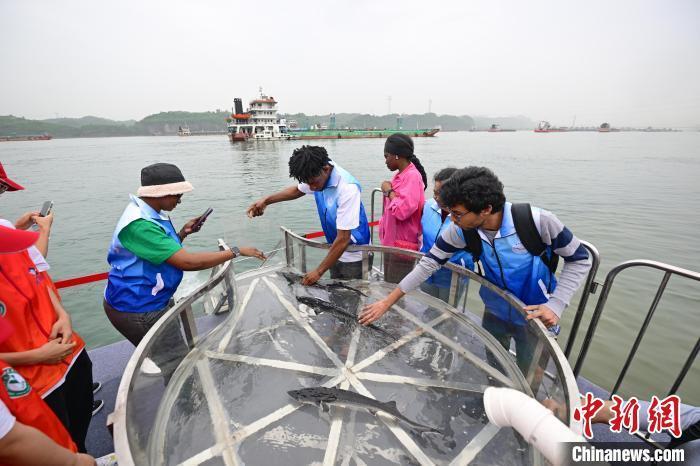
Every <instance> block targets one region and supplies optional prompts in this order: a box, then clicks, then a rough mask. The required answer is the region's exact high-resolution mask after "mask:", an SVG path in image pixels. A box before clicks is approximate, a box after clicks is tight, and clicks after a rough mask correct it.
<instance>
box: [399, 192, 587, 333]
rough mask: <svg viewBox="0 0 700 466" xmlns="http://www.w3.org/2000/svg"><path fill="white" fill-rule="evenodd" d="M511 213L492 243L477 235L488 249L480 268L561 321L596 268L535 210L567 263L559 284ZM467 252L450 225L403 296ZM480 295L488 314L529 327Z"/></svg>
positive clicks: (564, 231) (557, 225)
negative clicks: (528, 246) (517, 228)
mask: <svg viewBox="0 0 700 466" xmlns="http://www.w3.org/2000/svg"><path fill="white" fill-rule="evenodd" d="M510 209H511V203H510V202H506V203H505V206H504V207H503V220H502V222H501V226H500V228H499V230H498V232H497V233H496V236H495V237H494V239H493V242H492V241H491V240H490V239H489V237H488V235H486V233H484V232H483V231H482V230H481V229H479V230H478V231H479V236H480V238H481V242H482V246H483V253H482V255H481V262H482V264H483V268H484V276H485V277H486V279H487V280H489V281H490V282H492V283H494V284H496V285H498V286H499V287H500V288H502V289H505V290H508V291H510V292H511V293H513V294H514V295H515V296H517V297H518V298H519V299H520V300H521V301H523V302H524V303H525V304H526V305H533V304H547V306H548V307H549V308H550V309H552V311H554V312H555V313H556V314H557V315H558V316H561V313H562V312H563V311H564V308H565V307H566V306H568V305H569V302H570V300H571V297H572V296H573V294H574V293H575V292H576V290H577V289H578V288H579V287H580V285H581V283H583V280H584V279H585V278H586V274H587V273H588V270H589V269H590V267H591V261H590V257H589V254H588V251H587V250H586V248H585V247H584V246H583V245H581V242H580V241H579V240H578V238H576V237H575V236H574V235H573V234H572V233H571V231H570V230H569V229H568V228H566V227H565V226H564V225H563V224H562V223H561V221H559V219H558V218H557V217H556V216H554V214H552V213H551V212H548V211H546V210H543V209H539V208H536V207H533V208H532V216H533V219H534V221H535V225H536V226H537V229H538V232H539V233H540V237H541V238H542V242H543V243H544V244H545V245H546V246H548V253H551V251H554V252H555V253H556V254H558V255H559V256H560V257H562V258H563V259H564V267H563V269H562V271H561V274H560V279H559V283H557V280H556V278H555V277H554V275H553V274H552V273H550V271H549V269H548V268H547V266H546V265H545V264H544V262H542V260H541V259H540V258H539V257H535V256H533V255H532V254H530V253H529V252H528V251H527V249H525V246H524V245H523V244H522V242H521V241H520V238H519V237H518V235H517V233H516V232H515V226H514V224H513V217H512V215H511V211H510ZM465 246H466V243H465V241H464V236H463V233H462V229H461V228H459V227H457V226H455V225H454V224H451V225H450V226H449V227H447V228H446V229H445V230H444V231H443V232H442V233H441V234H440V236H439V237H438V239H437V240H436V241H435V244H434V245H433V247H432V248H431V249H430V251H429V252H428V254H427V255H426V256H425V257H423V258H422V259H421V261H420V262H419V263H418V265H417V266H416V268H415V269H414V270H413V271H412V272H411V273H410V274H408V275H407V276H406V277H405V278H404V279H403V280H402V281H401V283H399V287H400V288H401V290H403V291H404V292H408V291H410V290H413V289H415V288H416V287H418V285H420V284H421V283H422V282H423V281H425V280H426V279H427V278H428V277H429V276H430V275H431V274H433V273H434V272H435V271H437V270H438V269H439V268H440V267H441V266H442V264H444V263H445V262H447V261H448V260H449V259H450V258H451V257H452V256H453V255H454V254H455V253H457V252H459V251H462V250H463V249H464V247H465ZM480 295H481V297H482V299H483V300H484V304H485V305H486V307H487V309H488V310H489V311H491V312H492V313H494V314H496V316H497V317H499V318H501V319H503V320H507V321H510V322H513V323H516V324H519V325H524V324H525V323H526V321H525V319H524V318H523V317H522V315H521V313H520V312H519V311H518V310H515V309H512V308H511V306H510V305H508V304H507V303H506V302H505V301H503V300H502V299H500V298H499V297H498V296H497V295H496V294H494V293H493V292H491V291H489V290H488V289H486V288H485V287H482V288H481V290H480Z"/></svg>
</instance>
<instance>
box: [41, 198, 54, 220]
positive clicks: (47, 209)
mask: <svg viewBox="0 0 700 466" xmlns="http://www.w3.org/2000/svg"><path fill="white" fill-rule="evenodd" d="M51 209H53V201H46V202H44V205H42V206H41V212H40V213H39V217H46V216H47V215H49V214H50V213H51Z"/></svg>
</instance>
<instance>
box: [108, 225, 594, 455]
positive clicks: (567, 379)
mask: <svg viewBox="0 0 700 466" xmlns="http://www.w3.org/2000/svg"><path fill="white" fill-rule="evenodd" d="M281 230H282V232H283V235H284V238H285V248H284V249H285V250H286V252H287V262H288V263H289V262H290V256H289V254H290V252H291V254H292V259H293V251H290V248H291V247H292V244H291V240H292V239H293V240H294V241H295V242H297V243H301V245H302V247H312V248H318V249H328V248H329V247H330V245H328V244H325V243H319V242H316V241H313V240H309V239H306V238H304V237H302V236H299V235H297V234H296V233H294V232H292V231H291V230H289V229H287V228H285V227H281ZM219 245H220V247H222V248H228V247H227V246H226V245H225V243H224V242H223V241H222V240H219ZM348 251H358V252H362V253H363V263H364V265H363V271H364V272H365V274H366V272H367V271H368V266H367V262H368V254H369V253H372V252H383V253H387V252H388V253H399V254H402V255H408V256H412V257H414V258H420V257H422V256H423V254H422V253H420V252H417V251H408V250H405V249H400V248H394V247H386V246H374V245H368V246H349V247H348ZM282 267H283V266H279V265H273V266H266V267H263V268H259V269H254V270H251V271H248V272H245V273H242V274H240V275H238V276H236V275H235V273H234V267H233V263H232V261H228V262H226V263H225V264H223V265H222V266H221V267H220V269H219V270H217V271H216V272H215V273H214V274H213V275H212V277H211V278H210V279H209V280H207V281H206V282H205V283H203V284H202V285H200V286H199V287H197V288H196V289H195V290H194V291H193V292H192V293H190V294H189V295H188V296H187V297H185V298H184V299H182V300H181V301H180V302H179V303H178V304H176V305H175V306H173V307H172V308H171V309H170V310H169V311H168V312H167V313H166V314H165V315H164V316H163V318H161V319H160V320H159V321H158V323H157V324H156V325H154V326H153V327H152V328H151V329H150V330H149V331H148V333H147V334H146V335H145V337H144V338H143V340H142V341H141V343H140V344H139V345H138V346H137V347H136V349H135V350H134V352H133V354H132V356H131V358H130V359H129V361H128V363H127V365H126V367H125V369H124V373H123V376H122V379H121V381H120V384H119V389H118V392H117V397H116V402H115V409H114V412H113V413H112V415H111V421H112V422H113V426H114V429H113V432H114V446H115V452H116V453H117V457H118V458H119V462H120V464H125V465H133V464H135V462H134V458H133V456H132V454H131V447H130V445H129V436H128V435H129V434H128V428H127V425H126V415H127V401H128V400H127V398H128V394H129V392H130V388H131V386H132V383H133V380H134V374H135V373H136V370H137V369H138V367H139V366H140V364H141V363H142V362H143V360H144V359H145V355H146V354H147V351H148V350H149V349H150V347H151V345H152V343H153V341H152V340H153V337H154V336H155V335H156V334H158V333H159V331H160V329H161V328H163V327H164V326H165V325H167V324H168V323H170V322H171V321H172V320H173V319H176V318H178V317H181V318H183V319H193V316H192V313H191V308H190V306H191V304H192V303H193V302H194V301H196V300H197V299H199V298H200V297H201V296H203V295H205V294H206V293H208V292H209V291H211V290H212V289H213V288H215V287H216V286H217V285H219V284H220V283H221V282H222V281H223V280H224V279H225V278H229V279H230V280H233V281H237V280H242V279H246V278H251V277H254V276H256V275H265V274H267V273H270V272H271V271H274V270H275V269H279V268H282ZM446 268H448V269H450V270H452V271H453V272H454V273H456V274H458V275H461V276H464V277H466V278H469V279H470V280H474V281H476V282H478V283H479V284H480V285H482V286H486V287H487V288H489V289H491V290H492V291H494V292H496V293H497V294H499V295H500V296H501V297H502V298H503V299H504V300H506V301H507V302H508V303H509V304H510V305H511V306H513V307H515V308H516V309H519V310H522V309H523V307H524V306H525V305H524V303H522V301H520V300H519V299H518V298H516V297H515V296H514V295H512V294H511V293H509V292H506V291H503V290H501V289H500V288H498V287H497V286H495V285H494V284H492V283H491V282H489V281H487V280H486V279H485V278H483V277H481V276H480V275H478V274H476V273H474V272H473V271H471V270H468V269H465V268H463V267H460V266H456V265H454V264H449V263H448V264H447V265H446ZM230 292H231V293H232V294H234V295H235V293H236V287H235V286H231V287H230ZM234 299H235V298H234ZM237 304H238V303H237V302H236V305H237ZM188 308H190V309H189V310H188ZM446 310H447V311H449V312H450V313H451V314H452V315H453V317H455V318H456V319H458V320H461V321H463V322H465V323H467V324H471V323H472V322H471V321H469V319H468V318H467V317H465V316H464V315H462V314H461V313H459V312H458V311H456V310H454V309H453V306H447V307H446ZM521 312H522V313H523V315H525V312H524V311H521ZM181 314H182V315H181ZM180 315H181V316H180ZM528 322H529V324H528V325H530V328H531V329H532V330H533V331H534V332H535V333H536V334H537V335H538V338H539V342H540V343H541V344H543V345H544V346H546V349H547V350H548V352H549V354H550V355H552V356H554V357H553V359H554V364H555V366H556V368H557V371H558V373H559V375H560V376H561V378H562V381H563V383H564V386H565V391H564V396H565V397H566V400H567V406H568V407H569V409H568V412H567V418H568V422H569V426H570V427H571V428H574V427H575V426H576V423H575V422H574V421H573V412H574V410H575V409H576V407H578V406H579V405H580V402H579V399H578V386H577V384H576V379H575V377H574V374H573V371H572V369H571V367H570V366H569V363H568V361H567V359H566V357H565V355H564V353H563V351H562V349H561V348H560V347H559V345H558V344H557V343H556V340H554V338H552V337H551V336H550V335H549V332H548V331H547V329H546V328H545V327H544V325H543V324H542V323H541V322H540V321H539V320H537V319H534V320H530V321H528ZM225 323H226V321H225V322H222V323H221V324H220V325H223V324H225ZM220 325H218V326H217V327H216V328H217V329H218V328H219V326H220ZM528 395H530V396H531V393H530V394H528ZM572 395H573V396H572Z"/></svg>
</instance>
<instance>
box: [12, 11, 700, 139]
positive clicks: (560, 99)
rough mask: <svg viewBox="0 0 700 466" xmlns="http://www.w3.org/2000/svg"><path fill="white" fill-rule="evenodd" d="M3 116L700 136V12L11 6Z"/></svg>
mask: <svg viewBox="0 0 700 466" xmlns="http://www.w3.org/2000/svg"><path fill="white" fill-rule="evenodd" d="M0 44H2V48H1V49H0V67H1V70H2V71H1V72H0V115H7V114H13V115H18V116H25V117H27V118H52V117H55V116H56V114H58V115H59V116H68V117H78V116H84V115H97V116H103V117H107V118H113V119H141V118H143V117H144V116H146V115H149V114H151V113H157V112H159V111H166V110H188V111H204V110H214V109H217V108H230V107H231V106H232V105H233V98H234V97H242V98H243V100H244V102H247V101H248V100H250V99H251V98H252V97H254V96H255V95H256V93H257V89H258V86H262V87H263V89H264V91H265V92H266V93H268V94H271V95H273V96H274V97H276V98H277V99H278V101H279V110H280V111H281V112H289V113H292V112H304V113H328V112H337V113H340V112H363V113H373V114H385V113H387V112H388V108H389V106H388V97H389V96H391V111H392V112H402V113H423V112H426V111H428V105H429V104H428V103H429V101H430V100H431V101H432V107H431V108H432V111H433V112H435V113H438V114H443V113H446V114H457V115H463V114H468V115H494V116H496V115H498V116H504V115H517V114H521V115H526V116H529V117H530V118H532V119H534V120H540V119H546V120H549V121H550V122H552V123H553V124H560V125H568V124H570V123H571V121H572V119H573V118H574V116H576V118H577V124H579V123H580V124H599V123H600V122H602V121H609V122H611V123H612V124H613V125H616V126H620V125H657V126H661V125H673V126H691V125H698V124H700V1H697V0H688V1H674V0H667V1H628V2H626V1H609V0H608V1H586V2H581V1H578V2H573V1H571V2H568V1H552V2H539V1H532V0H530V1H512V2H496V1H479V2H474V1H467V0H460V1H449V2H448V1H439V0H438V1H426V0H421V1H416V2H413V1H381V0H367V1H366V0H354V1H315V0H312V1H301V0H296V1H280V2H277V1H266V2H255V1H246V2H241V1H234V0H222V1H219V0H211V1H210V0H199V1H189V2H185V1H179V0H167V1H165V0H162V1H161V0H138V1H135V0H118V1H104V0H76V1H65V0H46V1H39V0H0Z"/></svg>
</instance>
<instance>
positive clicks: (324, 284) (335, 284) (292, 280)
mask: <svg viewBox="0 0 700 466" xmlns="http://www.w3.org/2000/svg"><path fill="white" fill-rule="evenodd" d="M279 274H280V275H282V276H283V277H284V279H285V280H287V283H288V284H289V285H298V284H301V280H302V279H303V278H304V276H303V275H299V274H296V273H292V272H279ZM309 286H312V287H314V288H320V289H322V290H326V291H329V290H332V289H334V288H335V289H338V288H342V289H344V290H349V291H352V292H353V293H357V294H360V295H362V296H364V297H367V295H366V294H365V293H363V292H362V291H360V290H358V289H357V288H353V287H352V286H349V285H346V284H345V283H343V282H339V281H326V280H319V281H318V282H316V283H314V284H313V285H309Z"/></svg>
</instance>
